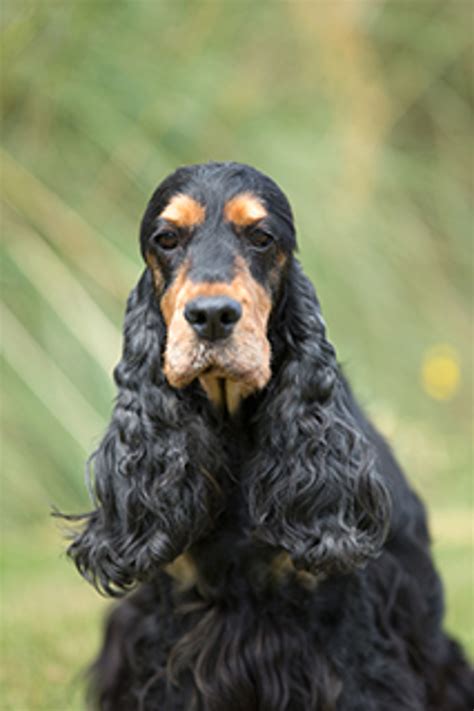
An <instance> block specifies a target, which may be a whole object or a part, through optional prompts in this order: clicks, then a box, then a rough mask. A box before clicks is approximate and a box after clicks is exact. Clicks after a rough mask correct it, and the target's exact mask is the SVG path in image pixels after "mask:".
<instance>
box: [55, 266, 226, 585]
mask: <svg viewBox="0 0 474 711" xmlns="http://www.w3.org/2000/svg"><path fill="white" fill-rule="evenodd" d="M164 340H165V326H164V323H163V320H162V317H161V314H160V311H159V306H158V303H157V299H156V297H155V295H154V292H153V288H152V284H151V277H150V274H149V272H148V271H145V272H144V274H143V276H142V278H141V279H140V281H139V283H138V285H137V287H136V288H135V289H134V290H133V291H132V293H131V295H130V297H129V301H128V306H127V312H126V317H125V329H124V348H123V356H122V360H121V362H120V363H119V365H118V366H117V368H116V370H115V373H114V376H115V382H116V384H117V386H118V389H119V393H118V397H117V401H116V405H115V409H114V412H113V416H112V421H111V423H110V425H109V427H108V430H107V432H106V434H105V437H104V439H103V441H102V443H101V445H100V446H99V448H98V450H97V451H96V452H95V453H94V454H93V455H92V457H91V465H92V468H93V472H94V483H93V496H94V503H95V506H96V508H95V510H94V511H92V512H91V513H89V514H86V516H84V517H83V518H85V526H84V528H83V530H82V531H81V532H80V533H79V534H78V535H77V536H76V538H75V540H73V543H72V544H71V545H70V547H69V550H68V553H69V555H70V556H71V557H72V558H73V559H74V561H75V563H76V565H77V567H78V569H79V571H80V572H81V573H82V574H83V575H84V576H85V577H86V578H87V579H89V580H90V581H91V582H93V583H94V584H95V585H96V586H97V587H98V588H99V589H101V590H104V591H105V592H106V593H108V594H111V595H114V594H119V593H120V591H121V590H125V589H127V588H128V587H129V586H130V585H132V584H133V583H134V582H135V581H136V580H141V579H143V578H146V577H147V576H149V575H150V573H151V572H152V571H153V570H156V568H157V566H160V565H163V564H164V563H167V562H170V561H172V560H173V559H174V558H175V557H176V556H177V555H179V554H180V553H181V552H182V551H183V550H185V549H186V548H187V547H188V546H189V545H190V544H191V543H192V542H193V541H195V540H196V539H197V538H199V537H200V536H201V535H202V534H203V533H204V532H205V531H207V530H208V529H209V528H210V526H211V525H212V521H213V518H214V516H215V515H216V514H217V512H218V509H219V505H220V494H219V486H218V484H217V481H216V476H217V475H218V473H219V469H220V462H219V461H218V454H217V453H218V452H219V448H218V446H216V442H214V441H213V435H212V432H211V429H210V427H208V425H207V423H206V421H205V417H206V415H205V414H203V412H204V409H203V412H200V411H199V395H195V397H194V400H193V402H194V403H195V407H194V409H192V408H191V406H190V404H189V403H190V398H189V395H187V394H186V393H184V392H179V391H176V390H173V389H172V388H171V387H170V386H169V385H168V383H167V382H166V380H165V378H164V376H163V373H162V370H161V356H162V349H163V346H164ZM70 518H72V517H70ZM79 518H80V517H79Z"/></svg>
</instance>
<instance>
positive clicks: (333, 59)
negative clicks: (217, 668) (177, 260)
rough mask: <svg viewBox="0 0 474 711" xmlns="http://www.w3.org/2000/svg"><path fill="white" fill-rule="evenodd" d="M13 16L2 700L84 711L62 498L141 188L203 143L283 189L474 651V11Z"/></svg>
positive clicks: (83, 642)
mask: <svg viewBox="0 0 474 711" xmlns="http://www.w3.org/2000/svg"><path fill="white" fill-rule="evenodd" d="M1 9H2V43H3V68H2V82H1V94H2V106H3V116H4V118H3V131H2V139H3V141H2V143H3V148H2V149H1V150H2V154H1V155H2V165H3V173H2V194H3V207H2V220H3V233H4V241H3V247H2V251H3V257H4V267H3V270H2V301H3V304H2V307H1V308H2V312H1V325H2V331H3V336H4V339H3V340H4V370H3V379H2V384H3V390H4V393H3V408H2V418H3V419H2V428H3V435H4V437H3V464H4V466H3V479H2V490H1V499H2V543H3V563H4V574H3V577H2V591H3V604H4V608H3V614H2V641H3V664H2V673H3V676H4V690H3V696H2V699H3V701H2V704H1V707H2V708H5V709H12V710H14V711H23V710H28V711H29V710H30V709H48V710H53V711H55V710H58V711H65V710H66V709H67V710H69V709H76V708H77V709H79V708H82V707H83V702H82V700H81V693H82V681H81V678H80V676H78V672H79V670H81V669H82V668H83V666H84V665H85V663H86V662H87V660H89V659H90V658H91V656H92V655H93V654H94V652H95V650H96V648H97V644H98V640H99V636H100V627H101V619H102V617H103V614H104V611H105V609H106V607H107V606H108V605H109V603H108V602H106V601H103V600H101V599H100V598H99V597H98V595H97V594H96V593H95V592H94V591H93V590H91V589H89V587H88V586H87V584H86V583H85V582H83V581H81V580H80V578H79V577H78V576H77V574H76V573H75V571H74V570H73V567H72V565H71V564H70V563H68V561H67V560H66V559H65V557H64V553H63V551H64V541H63V539H62V537H61V535H62V534H61V531H60V529H59V528H58V524H57V523H55V522H54V521H52V520H51V518H50V517H49V509H50V506H51V505H53V504H54V505H56V506H58V507H59V508H61V509H62V510H66V511H69V512H73V511H74V512H79V511H83V510H85V509H87V507H88V499H87V495H86V490H85V486H84V481H83V472H84V462H85V459H86V457H87V455H88V454H89V453H90V452H91V451H92V449H93V448H94V446H95V445H96V444H97V442H98V441H99V438H100V435H101V433H102V431H103V429H104V427H105V425H106V423H107V418H108V416H109V412H110V409H111V403H112V400H113V397H114V390H113V387H112V381H111V371H112V368H113V366H114V364H115V363H116V361H117V359H118V357H119V352H120V345H121V334H120V330H121V320H122V314H123V310H124V302H125V299H126V296H127V294H128V292H129V290H130V288H131V287H132V285H133V284H134V282H135V281H136V280H137V277H138V275H139V273H140V270H141V263H140V259H139V254H138V247H137V230H138V223H139V220H140V217H141V214H142V212H143V209H144V206H145V204H146V201H147V198H148V197H149V195H150V193H151V191H152V190H153V188H154V187H155V186H156V184H157V183H158V182H159V181H160V180H161V179H162V178H163V177H164V176H165V175H166V174H167V173H168V172H169V171H171V170H172V169H173V168H175V167H176V166H177V165H179V164H183V163H190V162H201V161H205V160H209V159H214V160H226V159H234V160H239V161H242V162H248V163H251V164H252V165H255V166H256V167H258V168H260V169H261V170H263V171H264V172H267V173H269V174H270V175H271V176H273V177H274V178H275V179H276V180H277V182H279V183H280V185H281V186H282V187H283V189H284V190H285V191H286V192H287V194H288V196H289V198H290V200H291V202H292V204H293V206H294V210H295V214H296V219H297V227H298V233H299V240H300V256H301V259H302V261H303V263H304V265H305V268H306V270H307V272H308V273H309V274H310V275H311V276H312V278H313V279H314V281H315V283H316V285H317V289H318V293H319V296H320V298H321V301H322V304H323V309H324V313H325V317H326V320H327V322H328V324H329V332H330V337H331V339H332V341H333V342H334V343H335V344H336V346H337V349H338V354H339V358H340V360H341V362H342V363H343V364H344V366H345V369H346V371H347V373H348V375H349V377H350V379H351V380H352V382H353V383H354V386H355V390H356V392H357V394H358V395H359V397H360V398H361V400H362V402H363V403H364V404H365V407H366V409H367V410H368V412H369V413H370V414H371V416H372V417H373V418H374V419H375V421H376V422H377V423H378V425H379V427H380V428H381V430H382V431H383V432H384V433H385V434H386V435H387V437H388V438H389V440H390V441H391V442H392V444H393V447H394V448H395V450H396V452H397V454H398V457H399V459H400V460H401V462H402V464H403V465H404V467H405V468H406V470H407V471H408V473H409V477H410V479H411V481H412V483H413V486H414V487H415V488H416V489H417V490H418V491H419V492H420V493H421V494H422V496H423V497H424V499H425V500H426V501H427V503H428V506H429V509H430V520H431V526H432V531H433V541H434V554H435V557H436V560H437V564H438V566H439V568H440V570H441V571H442V573H443V576H444V579H445V584H446V594H447V603H448V615H447V621H446V624H447V628H448V629H449V630H450V631H451V632H453V633H455V634H456V635H457V636H458V637H459V638H460V639H461V640H462V641H463V642H464V643H465V644H466V645H467V646H468V648H469V650H470V652H471V654H472V652H473V651H474V643H473V636H472V633H473V626H472V625H473V615H472V607H471V596H472V577H471V576H472V568H471V558H470V553H471V551H470V546H471V542H472V527H471V513H472V498H471V494H472V491H471V485H470V482H471V479H470V476H471V464H472V461H471V457H472V449H471V446H470V434H471V428H470V417H471V413H472V382H471V380H470V374H469V370H470V366H471V362H472V350H471V338H472V331H471V327H470V309H471V296H472V291H471V285H472V229H471V227H472V213H470V210H469V192H470V189H472V183H471V181H472V169H473V152H472V147H471V146H472V144H470V140H471V135H470V125H469V123H470V117H471V115H472V114H471V110H472V102H471V96H470V93H469V92H470V89H471V88H472V84H471V82H470V78H469V74H470V71H471V70H472V67H473V62H472V44H473V29H472V28H473V25H472V22H473V11H474V5H473V4H472V2H470V0H469V1H467V2H464V1H463V0H451V1H448V2H447V1H446V0H440V1H439V2H437V1H432V0H413V1H411V2H404V1H401V0H400V1H398V0H390V1H388V2H384V1H383V0H373V1H372V0H363V1H360V2H359V1H358V0H340V1H339V2H334V1H333V0H328V1H327V2H326V1H325V0H314V1H309V0H308V1H304V0H293V1H290V2H281V1H279V0H272V1H270V2H264V1H260V2H255V1H253V0H251V1H249V2H247V1H246V0H241V1H235V2H231V1H226V0H221V1H219V0H217V1H215V2H194V1H191V0H189V1H185V0H177V1H174V2H172V1H171V0H170V1H169V2H160V1H157V2H152V0H149V1H140V0H135V1H129V2H123V1H122V0H114V1H113V2H112V1H110V2H103V1H101V0H96V1H95V2H93V1H92V0H91V1H90V2H89V1H85V0H82V1H81V0H77V1H73V0H70V1H68V2H59V1H58V2H52V1H51V2H49V1H48V0H42V1H40V0H38V1H37V2H33V3H24V2H20V0H14V1H13V0H3V2H2V5H1Z"/></svg>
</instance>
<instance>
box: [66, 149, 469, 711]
mask: <svg viewBox="0 0 474 711" xmlns="http://www.w3.org/2000/svg"><path fill="white" fill-rule="evenodd" d="M140 243H141V250H142V254H143V257H144V260H145V262H146V267H145V270H144V272H143V274H142V275H141V277H140V279H139V281H138V284H137V286H136V287H135V288H134V289H133V291H132V293H131V295H130V298H129V300H128V305H127V312H126V316H125V328H124V347H123V355H122V359H121V361H120V363H119V365H118V366H117V368H116V370H115V382H116V384H117V387H118V397H117V401H116V404H115V408H114V412H113V415H112V420H111V423H110V425H109V428H108V430H107V432H106V434H105V437H104V439H103V441H102V443H101V444H100V446H99V448H98V450H97V451H96V452H95V453H94V455H93V457H92V464H93V471H94V484H93V494H94V510H93V511H92V512H90V513H88V514H87V515H85V516H83V517H82V518H83V523H82V526H81V528H80V530H79V531H78V532H77V533H76V535H75V538H74V539H73V541H72V543H71V545H70V548H69V554H70V556H71V557H72V558H73V560H74V561H75V563H76V565H77V567H78V569H79V571H80V572H81V573H82V575H83V576H84V577H85V578H87V579H88V580H89V581H91V582H92V583H93V584H94V585H96V586H97V588H99V589H100V590H101V591H103V592H105V593H106V594H108V595H112V596H123V595H125V594H126V597H125V598H124V599H123V600H122V601H121V602H120V603H119V604H118V605H117V607H116V608H115V609H114V610H113V612H112V614H111V616H110V619H109V621H108V624H107V630H106V636H105V642H104V645H103V648H102V650H101V652H100V654H99V657H98V659H97V660H96V662H95V664H94V665H93V667H92V670H91V677H90V698H91V700H92V703H93V705H94V706H95V707H97V708H100V709H102V710H103V711H122V710H123V711H133V710H134V709H141V710H143V711H178V709H179V710H180V711H188V710H194V711H313V710H314V711H421V710H423V711H425V710H428V711H435V710H436V711H441V710H443V711H467V710H468V709H470V708H472V706H473V704H474V693H473V681H472V674H471V670H470V667H469V666H468V664H467V662H466V661H465V660H464V658H463V655H462V652H461V651H460V649H459V647H458V646H457V644H456V643H455V642H454V641H452V640H451V639H450V638H449V637H447V636H446V635H445V634H444V632H443V631H442V621H443V594H442V588H441V583H440V580H439V577H438V575H437V573H436V571H435V569H434V567H433V563H432V560H431V557H430V547H429V535H428V530H427V524H426V517H425V512H424V508H423V505H422V504H421V502H420V500H419V498H418V497H417V496H416V494H415V493H414V492H413V491H412V490H411V488H410V487H409V485H408V483H407V481H406V479H405V477H404V475H403V473H402V472H401V470H400V467H399V466H398V464H397V462H396V460H395V458H394V456H393V454H392V452H391V451H390V449H389V447H388V445H387V443H386V442H385V441H384V439H383V438H382V437H381V436H380V434H378V432H377V431H376V430H375V429H374V427H373V426H372V425H371V424H370V422H369V421H368V420H367V419H366V417H365V416H364V414H363V413H362V411H361V409H360V408H359V406H358V405H357V403H356V402H355V400H354V397H353V396H352V394H351V391H350V388H349V385H348V383H347V381H346V380H345V378H344V375H343V374H342V372H341V369H340V367H339V366H338V364H337V361H336V356H335V352H334V348H333V346H332V345H331V344H330V343H329V341H328V340H327V338H326V329H325V323H324V320H323V318H322V316H321V310H320V305H319V302H318V299H317V297H316V294H315V292H314V289H313V287H312V285H311V283H310V282H309V280H308V279H307V278H306V277H305V275H304V274H303V271H302V269H301V267H300V265H299V263H298V262H297V260H296V259H295V257H294V255H293V252H294V250H295V246H296V241H295V229H294V224H293V217H292V212H291V208H290V205H289V203H288V200H287V199H286V197H285V195H284V194H283V193H282V191H281V190H280V188H279V187H278V186H277V185H276V184H275V183H274V182H273V180H271V179H270V178H268V177H266V176H265V175H262V173H260V172H259V171H257V170H255V169H254V168H251V167H249V166H246V165H241V164H238V163H208V164H204V165H192V166H187V167H183V168H179V169H178V170H177V171H176V172H174V173H173V174H172V175H171V176H169V177H168V178H167V179H166V180H164V182H163V183H161V185H160V186H159V187H158V188H157V190H156V191H155V193H154V194H153V196H152V198H151V200H150V203H149V205H148V207H147V209H146V212H145V215H144V217H143V221H142V224H141V232H140ZM77 518H81V517H77Z"/></svg>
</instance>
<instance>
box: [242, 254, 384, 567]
mask: <svg viewBox="0 0 474 711" xmlns="http://www.w3.org/2000/svg"><path fill="white" fill-rule="evenodd" d="M285 298H286V302H285V304H284V310H283V313H282V315H281V316H280V317H278V315H276V316H275V321H274V323H273V326H271V337H272V338H273V340H274V352H275V363H274V369H275V376H274V378H273V380H272V381H271V383H270V385H269V388H268V392H267V394H266V396H265V399H264V402H262V404H261V406H260V408H259V410H258V412H257V414H256V418H255V423H254V426H255V427H256V429H257V441H258V447H259V449H258V451H257V452H256V454H255V456H254V458H253V460H252V462H251V465H250V469H249V472H250V473H249V479H250V480H249V482H248V487H249V492H250V494H249V507H250V516H251V519H252V522H253V525H254V526H255V535H256V537H257V538H258V539H259V540H262V541H265V542H266V543H269V544H271V545H273V546H277V547H280V548H283V549H285V550H286V551H287V552H288V553H289V554H290V555H291V557H292V559H293V561H294V563H295V565H296V566H297V567H301V568H304V569H307V570H309V571H311V572H314V573H319V572H336V571H337V572H346V571H349V570H351V569H353V568H354V567H356V566H358V565H361V564H362V563H364V561H366V560H367V558H369V557H373V556H376V555H377V553H378V552H379V551H380V548H381V546H382V544H383V541H384V539H385V537H386V534H387V528H388V520H389V510H390V502H389V497H388V493H387V490H386V488H385V486H384V483H383V482H382V480H381V478H380V475H379V474H378V472H377V469H376V462H375V459H374V452H373V450H372V447H371V445H370V444H369V442H368V441H367V439H366V438H365V436H364V434H363V432H362V431H361V429H360V426H359V425H358V423H357V421H356V415H355V413H354V412H353V406H352V405H351V403H352V399H351V395H350V392H349V390H348V386H347V384H346V383H345V381H344V379H343V377H342V375H341V373H340V371H339V369H338V366H337V363H336V358H335V353H334V349H333V348H332V346H331V345H330V343H329V342H328V341H327V340H326V336H325V326H324V321H323V320H322V318H321V315H320V308H319V303H318V301H317V298H316V294H315V292H314V289H313V287H312V285H311V283H310V282H309V280H308V279H307V278H306V277H305V276H304V274H303V273H302V271H301V268H300V266H299V264H298V263H297V262H296V261H295V262H293V263H292V264H291V266H290V268H289V274H288V284H287V290H286V297H285Z"/></svg>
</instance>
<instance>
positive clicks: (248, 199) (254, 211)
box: [224, 193, 268, 227]
mask: <svg viewBox="0 0 474 711" xmlns="http://www.w3.org/2000/svg"><path fill="white" fill-rule="evenodd" d="M267 214H268V213H267V211H266V209H265V206H264V205H263V203H262V202H261V200H259V199H258V198H257V197H256V196H255V195H252V193H240V194H239V195H236V196H235V197H233V198H232V199H231V200H229V201H228V202H227V203H226V205H225V206H224V217H225V218H226V220H229V221H230V222H233V223H234V224H235V225H237V226H238V227H248V226H249V225H251V224H252V223H253V222H257V221H258V220H262V219H263V218H264V217H266V216H267Z"/></svg>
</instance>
